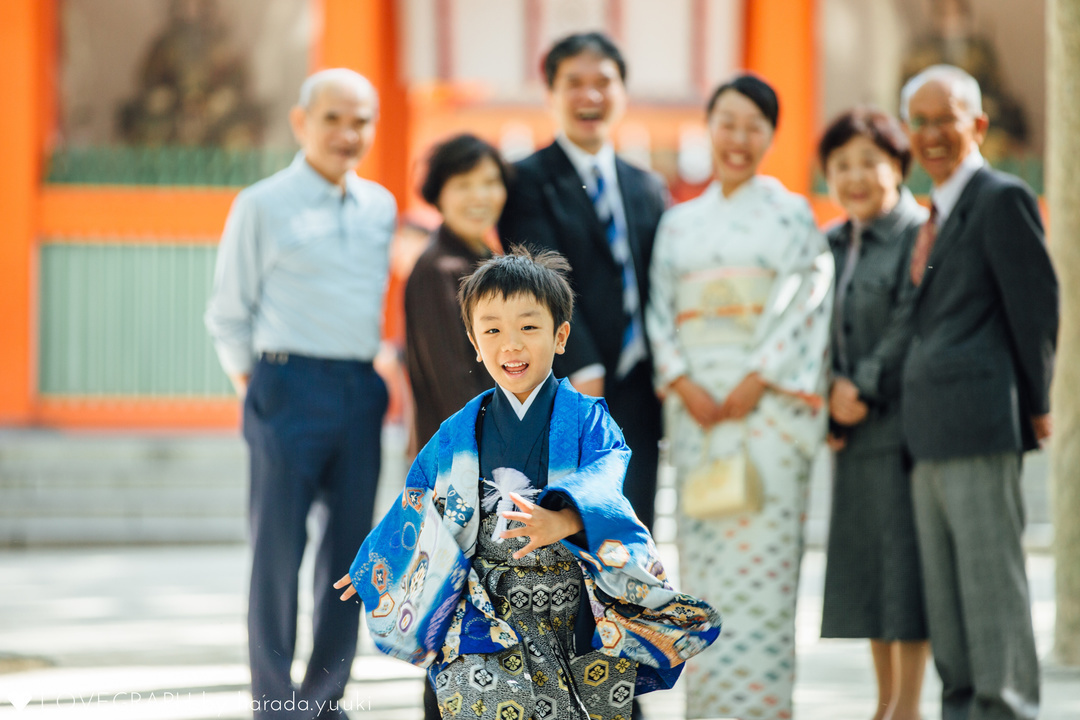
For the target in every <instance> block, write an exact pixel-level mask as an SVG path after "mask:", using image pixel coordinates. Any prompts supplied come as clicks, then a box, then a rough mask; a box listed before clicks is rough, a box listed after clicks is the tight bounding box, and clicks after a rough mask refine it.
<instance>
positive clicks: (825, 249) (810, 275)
mask: <svg viewBox="0 0 1080 720" xmlns="http://www.w3.org/2000/svg"><path fill="white" fill-rule="evenodd" d="M790 227H791V234H790V237H789V238H788V240H787V242H786V243H785V247H784V249H783V252H782V254H781V257H782V258H783V261H782V263H783V264H782V265H781V267H780V268H778V273H777V276H776V281H775V283H774V285H773V288H772V292H771V293H770V295H769V299H768V301H767V303H766V305H765V310H764V313H763V314H762V316H761V323H760V325H759V330H758V336H757V342H756V344H755V349H754V350H753V351H751V352H750V354H749V356H748V358H747V372H757V373H759V374H760V375H761V376H762V378H764V379H765V381H766V382H768V383H769V384H770V385H771V386H772V387H773V388H774V389H776V390H779V391H781V392H786V393H790V394H792V395H795V396H797V397H801V398H803V399H804V400H807V401H809V402H811V403H812V404H813V405H815V406H820V404H821V402H822V398H821V396H820V393H821V391H822V389H823V388H822V378H823V377H824V375H823V373H824V371H825V369H826V368H825V365H826V360H827V359H828V348H829V322H830V318H831V317H832V315H831V313H832V302H833V274H834V269H833V257H832V252H831V251H830V250H829V246H828V243H827V242H826V240H825V237H824V236H823V235H822V234H821V232H820V231H819V230H818V229H817V227H816V225H815V224H814V220H813V216H812V215H811V214H810V210H809V208H807V207H805V206H804V207H803V208H802V211H801V212H799V213H797V214H795V215H794V216H793V217H791V219H790Z"/></svg>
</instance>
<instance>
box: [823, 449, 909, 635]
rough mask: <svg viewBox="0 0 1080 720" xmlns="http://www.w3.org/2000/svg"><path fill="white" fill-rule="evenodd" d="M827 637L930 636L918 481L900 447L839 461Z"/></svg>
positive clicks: (845, 454)
mask: <svg viewBox="0 0 1080 720" xmlns="http://www.w3.org/2000/svg"><path fill="white" fill-rule="evenodd" d="M834 468H835V472H834V476H833V497H832V518H831V519H830V522H829V544H828V556H827V558H828V565H827V566H826V569H825V596H824V601H823V608H822V620H821V637H826V638H829V637H832V638H870V639H874V640H882V641H886V642H893V641H897V640H905V641H914V640H925V639H926V638H927V628H926V615H925V611H924V608H923V594H922V572H921V569H920V566H919V549H918V545H917V541H916V535H915V517H914V511H913V509H912V501H911V479H910V476H909V475H908V473H907V472H906V471H905V468H904V463H903V456H902V455H901V452H900V450H899V449H897V450H895V451H893V450H882V451H877V452H855V453H853V452H850V451H841V452H839V453H837V454H836V455H835V456H834Z"/></svg>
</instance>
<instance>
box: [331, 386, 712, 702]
mask: <svg viewBox="0 0 1080 720" xmlns="http://www.w3.org/2000/svg"><path fill="white" fill-rule="evenodd" d="M491 392H493V391H492V390H489V391H487V392H485V393H483V394H481V395H479V396H477V397H476V398H474V399H473V400H471V401H470V402H469V404H468V405H466V406H465V407H464V408H463V409H462V410H461V411H459V412H458V413H456V414H455V415H454V416H452V417H451V418H449V419H448V420H446V422H444V423H443V424H442V426H441V427H440V428H439V431H438V433H436V435H435V437H433V438H432V439H431V441H430V442H429V443H428V444H427V445H426V446H425V447H424V449H423V450H422V451H421V452H420V454H419V455H418V456H417V458H416V460H415V462H413V465H412V467H411V468H410V470H409V474H408V477H407V478H406V481H405V489H404V491H403V492H402V493H401V495H400V497H399V498H398V502H396V503H395V504H394V506H393V507H392V508H391V510H390V511H389V512H388V513H387V514H386V516H385V517H384V518H383V519H382V522H380V523H379V525H378V526H377V527H376V528H375V529H374V530H373V531H372V532H371V534H370V535H368V537H367V539H366V540H365V541H364V544H363V545H362V546H361V548H360V552H359V553H358V554H357V556H356V559H355V560H354V561H353V564H352V567H351V568H350V576H351V577H352V582H353V585H354V586H355V587H356V590H357V592H358V593H359V595H360V599H361V600H362V601H363V603H364V608H365V611H366V613H367V624H368V629H369V630H370V632H371V635H372V637H373V638H374V640H375V644H376V646H377V647H378V648H379V649H380V650H382V651H383V652H385V653H387V654H388V655H392V656H394V657H397V658H401V659H403V660H406V661H408V662H410V663H412V664H414V665H419V666H421V667H430V668H432V669H433V673H432V674H434V673H437V672H438V671H440V670H441V669H442V668H444V667H445V666H446V665H447V664H449V663H450V662H452V661H453V660H454V659H455V658H457V657H458V656H460V655H465V654H474V653H496V652H502V651H504V650H506V649H508V648H511V647H514V646H517V645H520V644H521V643H522V638H521V637H520V635H519V634H518V633H517V632H516V631H515V630H514V629H513V628H512V627H511V626H510V625H509V624H507V623H506V622H504V621H503V620H500V619H499V617H498V614H497V613H496V611H495V608H494V607H493V606H492V602H491V598H490V597H489V596H488V593H487V591H486V590H485V589H484V587H483V585H482V584H481V582H480V580H479V577H478V575H477V573H476V571H475V570H474V569H473V567H472V563H471V559H472V557H473V556H474V555H475V554H476V548H477V535H478V531H479V528H480V522H481V517H480V512H479V507H480V498H479V482H478V479H479V473H480V464H479V456H478V450H477V443H476V420H477V415H478V413H479V410H480V407H481V406H482V404H483V403H484V400H485V398H486V396H488V395H489V394H490V393H491ZM549 448H550V449H549V462H548V485H547V487H545V488H544V489H543V490H542V491H541V493H540V495H539V497H538V500H537V501H538V502H541V503H542V502H543V499H544V497H545V496H546V495H547V494H548V493H550V492H559V493H561V494H562V495H563V496H564V497H565V498H567V499H568V500H569V501H570V502H571V503H572V504H573V506H574V508H575V509H576V510H577V511H578V513H579V514H580V515H581V518H582V520H583V522H584V525H585V528H586V535H587V543H588V547H587V548H585V547H580V546H578V545H576V544H575V543H573V542H570V541H569V540H563V541H561V542H562V544H563V546H564V547H566V548H567V549H568V550H570V552H571V553H573V555H574V557H575V558H576V559H577V561H578V563H579V565H580V566H581V569H582V571H583V575H584V588H585V590H586V592H587V593H588V597H589V604H590V607H591V609H592V614H593V618H594V620H595V624H596V629H595V631H594V632H593V637H592V646H593V648H595V649H596V650H599V651H600V652H602V653H604V654H605V655H609V656H612V657H623V658H627V659H629V660H633V661H636V662H638V663H640V664H641V667H640V669H639V670H638V675H637V681H636V686H635V694H642V693H646V692H650V691H652V690H657V689H665V688H670V687H671V686H672V685H673V684H674V683H675V680H676V679H677V678H678V676H679V674H680V673H681V672H682V668H683V662H684V661H685V660H686V659H687V658H689V657H692V656H694V655H696V654H697V653H699V652H701V651H702V650H704V649H705V648H706V647H708V646H709V645H710V644H712V642H713V641H714V640H716V638H717V637H718V636H719V634H720V615H719V613H718V612H717V611H716V610H715V609H714V608H713V607H712V606H710V605H709V604H707V603H705V602H703V601H701V600H698V599H697V598H693V597H690V596H688V595H684V594H682V593H679V592H677V591H676V590H675V589H674V588H673V587H672V586H671V584H670V583H669V582H667V579H666V573H665V572H664V568H663V564H662V563H661V561H660V556H659V554H658V553H657V550H656V545H655V544H654V542H653V539H652V537H651V536H650V535H649V532H648V530H646V529H645V527H644V526H643V525H642V524H641V522H640V521H639V520H638V519H637V516H636V515H635V514H634V511H633V509H632V508H631V506H630V503H629V501H627V499H626V498H625V496H624V495H623V493H622V483H623V477H624V476H625V474H626V466H627V463H628V462H629V460H630V449H629V448H628V447H626V444H625V443H624V441H623V437H622V432H621V431H620V430H619V427H618V426H617V425H616V424H615V422H614V421H613V420H612V419H611V416H610V415H609V414H608V412H607V406H606V404H605V403H604V401H603V400H602V399H599V398H594V397H589V396H586V395H582V394H580V393H578V392H577V391H576V390H574V388H573V387H572V386H571V385H570V383H569V382H568V381H567V380H563V381H562V382H561V383H560V384H559V387H558V390H557V392H556V394H555V404H554V409H553V410H552V414H551V425H550V433H549Z"/></svg>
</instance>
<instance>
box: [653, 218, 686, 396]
mask: <svg viewBox="0 0 1080 720" xmlns="http://www.w3.org/2000/svg"><path fill="white" fill-rule="evenodd" d="M676 213H677V211H676ZM680 235H681V233H680V229H679V223H678V220H677V219H676V215H675V214H673V212H672V211H668V212H667V213H665V214H664V216H663V218H661V220H660V227H659V228H658V229H657V231H656V245H655V248H654V249H653V259H652V264H651V266H650V270H649V304H648V306H647V307H646V309H645V325H646V329H647V330H648V335H649V343H650V344H651V345H652V351H653V360H654V364H655V366H656V386H657V387H658V388H660V389H663V388H665V387H667V386H668V385H670V384H671V383H672V382H674V381H675V380H677V379H678V378H679V377H680V376H682V375H685V374H686V373H687V372H688V370H689V365H688V364H687V362H686V358H685V357H684V356H683V351H682V347H681V345H680V344H679V338H678V330H677V328H676V325H675V289H676V287H677V286H678V282H679V272H678V269H677V267H676V263H675V258H676V253H677V250H678V242H679V238H680Z"/></svg>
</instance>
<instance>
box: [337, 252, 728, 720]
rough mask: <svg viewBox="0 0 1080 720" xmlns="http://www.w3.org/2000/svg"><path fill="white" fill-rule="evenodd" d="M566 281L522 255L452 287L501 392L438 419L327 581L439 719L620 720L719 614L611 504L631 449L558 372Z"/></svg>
mask: <svg viewBox="0 0 1080 720" xmlns="http://www.w3.org/2000/svg"><path fill="white" fill-rule="evenodd" d="M567 270H568V266H567V263H566V261H565V260H564V259H563V258H562V257H561V256H560V255H558V254H557V253H553V252H544V253H539V254H537V255H535V256H534V255H531V254H530V253H529V252H528V251H526V250H523V249H515V250H514V251H512V252H511V253H510V254H509V255H504V256H501V257H495V258H492V259H490V260H488V261H487V262H485V263H484V264H483V265H481V266H480V268H479V269H478V270H477V271H476V272H475V273H473V274H472V275H471V276H469V277H468V278H467V279H466V280H465V282H464V283H463V284H462V287H461V291H460V300H461V302H460V305H461V311H462V319H463V320H464V322H465V326H466V328H467V329H468V334H469V339H470V341H471V342H472V344H473V347H475V348H476V353H477V360H478V361H481V362H483V363H484V365H485V367H486V368H487V369H488V371H489V372H490V373H491V376H492V377H493V378H495V381H496V383H498V386H499V387H497V388H495V389H494V390H489V391H487V392H485V393H483V394H481V395H479V396H478V397H476V398H475V399H473V400H472V401H470V402H469V403H468V404H467V405H466V406H465V408H463V409H462V410H461V411H460V412H458V413H457V414H456V415H454V416H453V417H451V418H450V419H448V420H447V421H446V422H444V423H443V425H442V426H441V427H440V428H439V431H438V433H437V434H436V435H435V437H433V438H432V439H431V441H430V442H429V443H428V444H427V445H426V446H425V447H424V449H423V450H422V451H421V452H420V455H419V456H418V457H417V459H416V461H415V462H414V463H413V466H412V468H411V469H410V471H409V475H408V478H407V479H406V482H405V490H404V492H403V493H402V495H401V498H400V501H399V502H398V503H396V504H395V505H394V507H393V508H392V509H391V511H390V512H389V513H388V514H387V515H386V517H385V518H383V520H382V522H381V523H380V524H379V526H378V527H377V528H376V529H375V530H373V531H372V533H371V534H370V535H369V536H368V538H367V540H365V541H364V544H363V546H362V547H361V548H360V552H359V553H358V554H357V556H356V560H355V561H354V562H353V565H352V568H351V569H350V572H349V575H346V576H345V577H343V578H341V580H339V581H338V582H337V583H336V584H335V587H337V588H342V587H345V586H346V585H349V584H350V583H351V586H350V587H349V588H348V589H347V590H346V591H345V593H344V594H343V595H342V599H343V600H346V599H348V598H350V597H352V596H353V595H354V594H356V593H359V595H360V599H361V600H363V603H364V607H365V610H366V611H367V619H368V628H369V630H370V631H371V634H372V636H373V637H374V639H375V643H376V645H377V646H378V647H379V649H380V650H382V651H383V652H385V653H388V654H390V655H393V656H395V657H399V658H402V659H404V660H407V661H409V662H411V663H414V664H416V665H420V666H422V667H428V668H430V669H429V675H430V677H431V679H432V682H433V683H434V685H435V690H436V693H437V695H438V699H439V705H440V708H441V710H442V712H443V717H453V716H458V715H461V716H464V717H470V718H474V717H475V718H492V719H495V718H497V719H498V720H525V718H530V717H535V718H538V719H541V720H543V719H545V718H593V717H598V718H604V719H605V720H608V719H610V720H615V719H616V718H628V717H629V716H630V704H631V700H632V699H633V697H634V695H635V694H641V693H644V692H648V691H650V690H655V689H660V688H668V687H671V685H672V684H673V683H674V682H675V679H676V678H677V677H678V675H679V673H680V672H681V671H682V663H683V661H684V660H686V659H687V658H688V657H691V656H693V655H695V654H696V653H698V652H700V651H701V650H703V649H705V648H706V647H708V645H709V644H710V643H712V642H713V640H715V639H716V637H717V636H718V635H719V633H720V618H719V615H718V614H717V612H716V611H715V610H714V609H713V608H712V607H710V606H709V605H707V604H706V603H704V602H702V601H700V600H697V599H695V598H691V597H688V596H686V595H681V594H679V593H677V592H676V591H675V590H674V589H673V588H672V587H671V585H670V584H669V583H667V582H666V580H665V574H664V570H663V567H662V565H661V562H660V558H659V556H658V554H657V552H656V547H655V545H654V543H653V541H652V538H651V537H650V536H649V533H648V531H647V530H646V529H645V527H644V525H642V524H641V522H640V521H639V520H638V519H637V517H636V516H635V515H634V512H633V510H632V509H631V507H630V503H629V502H628V501H627V500H626V498H625V497H624V496H623V494H622V482H623V477H624V475H625V473H626V466H627V462H628V461H629V458H630V450H629V448H627V447H626V445H625V443H624V442H623V437H622V433H621V432H620V430H619V428H618V426H616V425H615V423H614V422H613V421H612V420H611V417H610V415H608V412H607V408H606V406H605V404H604V401H603V400H601V399H599V398H594V397H589V396H586V395H581V394H580V393H578V392H577V391H576V390H574V389H573V387H572V386H571V385H570V384H569V382H567V381H566V380H563V381H562V382H561V383H560V382H557V381H556V380H555V378H554V376H553V375H552V373H551V364H552V361H553V359H554V357H555V355H556V354H558V353H562V352H563V350H564V348H565V346H566V341H567V339H568V337H569V335H570V323H569V319H570V315H571V312H572V309H573V293H572V291H571V289H570V285H569V283H568V282H567V280H566V278H565V273H566V272H567ZM515 471H516V473H515ZM517 473H520V474H523V475H524V477H521V476H520V475H518V474H517ZM508 476H509V477H510V478H511V479H510V480H508ZM514 477H517V478H518V482H517V484H515V483H514V482H513V480H512V478H514ZM492 486H496V487H495V488H493V489H490V490H488V491H487V494H488V496H489V497H490V500H489V501H488V502H483V501H482V500H481V496H482V493H483V492H484V490H485V488H492ZM515 490H516V491H515ZM536 493H538V494H536ZM534 494H536V496H535V499H534V500H529V499H527V497H526V496H532V495H534ZM485 499H487V498H485ZM497 500H502V501H503V502H502V503H499V504H498V507H497V508H496V506H495V502H496V501H497ZM512 505H516V506H517V507H518V508H519V510H517V511H514V510H512ZM500 518H502V519H503V520H502V523H503V525H500V524H499V523H500ZM507 522H509V529H503V526H505V524H506V523H507Z"/></svg>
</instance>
